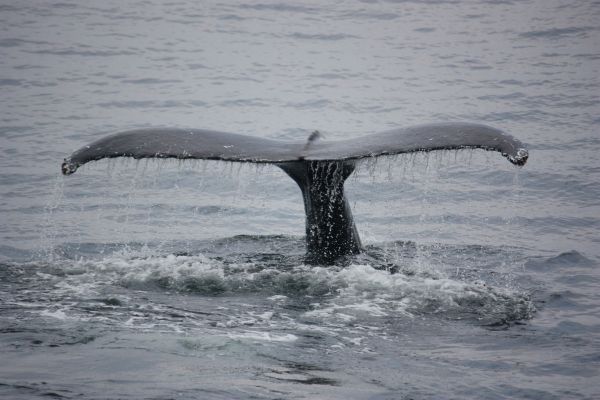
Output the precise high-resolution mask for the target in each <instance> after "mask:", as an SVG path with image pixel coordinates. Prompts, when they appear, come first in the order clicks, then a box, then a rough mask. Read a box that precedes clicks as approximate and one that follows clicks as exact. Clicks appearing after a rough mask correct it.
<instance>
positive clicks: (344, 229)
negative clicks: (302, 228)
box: [277, 160, 361, 264]
mask: <svg viewBox="0 0 600 400" xmlns="http://www.w3.org/2000/svg"><path fill="white" fill-rule="evenodd" d="M277 165H278V167H279V168H281V169H282V170H284V171H285V172H286V173H287V174H288V175H289V176H290V177H291V178H292V179H293V180H294V181H295V182H296V183H297V184H298V186H299V187H300V190H301V191H302V197H303V199H304V211H305V212H306V262H307V263H311V264H331V263H333V262H335V261H336V260H337V259H339V258H340V257H343V256H346V255H350V254H357V253H359V252H360V251H361V243H360V238H359V236H358V231H357V230H356V226H355V225H354V219H353V217H352V211H351V209H350V205H349V204H348V200H347V199H346V196H345V193H344V182H345V181H346V179H347V178H348V177H349V176H350V174H352V172H353V171H354V167H355V165H354V162H352V161H305V160H302V161H293V162H287V163H281V164H277Z"/></svg>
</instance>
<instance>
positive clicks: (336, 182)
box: [61, 123, 529, 264]
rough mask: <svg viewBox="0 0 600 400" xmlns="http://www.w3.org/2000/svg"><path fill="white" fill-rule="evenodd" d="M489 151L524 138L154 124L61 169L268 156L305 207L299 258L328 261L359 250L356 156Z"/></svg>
mask: <svg viewBox="0 0 600 400" xmlns="http://www.w3.org/2000/svg"><path fill="white" fill-rule="evenodd" d="M453 149H483V150H488V151H496V152H499V153H501V154H502V155H503V156H504V157H506V158H507V159H508V160H509V161H510V162H511V163H513V164H515V165H519V166H522V165H525V163H526V162H527V158H528V156H529V154H528V152H527V150H526V149H525V147H524V146H523V144H522V143H521V142H520V141H519V140H517V139H515V138H514V137H512V136H511V135H509V134H506V133H504V132H502V131H501V130H498V129H496V128H492V127H489V126H486V125H481V124H473V123H439V124H426V125H417V126H412V127H407V128H400V129H393V130H389V131H385V132H381V133H376V134H372V135H367V136H362V137H358V138H353V139H345V140H338V141H326V140H322V135H321V134H320V133H319V131H314V132H312V133H311V134H310V135H309V137H308V138H307V140H306V141H303V142H302V141H282V140H272V139H265V138H258V137H252V136H247V135H240V134H235V133H226V132H217V131H211V130H204V129H176V128H153V129H137V130H131V131H125V132H119V133H115V134H113V135H110V136H107V137H104V138H102V139H100V140H97V141H95V142H93V143H90V144H89V145H86V146H84V147H82V148H81V149H79V150H77V151H75V152H74V153H73V154H71V155H70V156H69V157H67V158H65V160H64V162H63V163H62V166H61V170H62V173H63V174H65V175H70V174H72V173H74V172H75V171H77V168H79V167H80V166H81V165H83V164H85V163H87V162H90V161H95V160H100V159H103V158H114V157H132V158H135V159H142V158H176V159H203V160H221V161H234V162H249V163H264V164H274V165H276V166H278V167H279V168H281V169H282V170H283V171H285V172H286V173H287V174H288V175H289V176H290V177H291V178H292V179H293V180H294V181H295V182H296V183H297V184H298V186H299V188H300V190H301V192H302V198H303V200H304V210H305V213H306V261H307V262H308V263H314V264H331V263H334V262H335V261H336V260H337V259H339V258H340V257H343V256H346V255H350V254H356V253H359V252H360V251H361V250H362V246H361V243H360V237H359V235H358V231H357V230H356V226H355V225H354V220H353V217H352V212H351V210H350V206H349V204H348V200H347V198H346V196H345V193H344V182H345V180H346V179H347V178H348V177H349V176H350V175H351V174H352V172H353V171H354V168H355V163H356V161H357V160H360V159H363V158H368V157H378V156H383V155H394V154H402V153H413V152H429V151H434V150H453Z"/></svg>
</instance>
